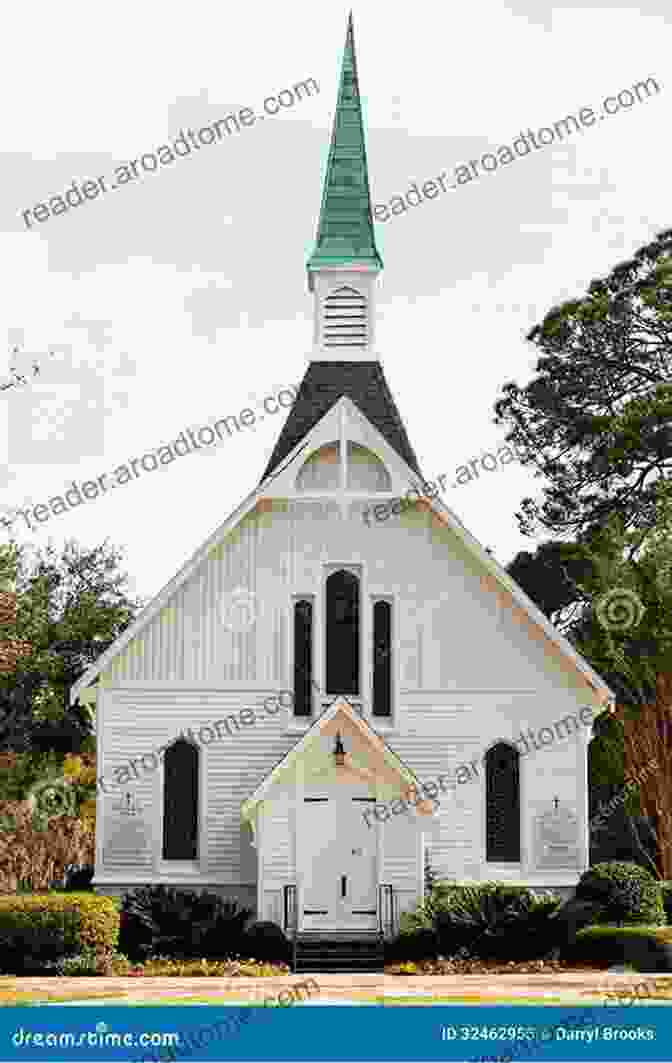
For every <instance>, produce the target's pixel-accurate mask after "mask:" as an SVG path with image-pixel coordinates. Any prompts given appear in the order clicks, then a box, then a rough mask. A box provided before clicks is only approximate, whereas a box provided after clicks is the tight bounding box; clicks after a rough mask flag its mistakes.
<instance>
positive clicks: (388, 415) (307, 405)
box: [261, 361, 422, 483]
mask: <svg viewBox="0 0 672 1063" xmlns="http://www.w3.org/2000/svg"><path fill="white" fill-rule="evenodd" d="M342 395H347V397H348V398H349V399H351V400H352V402H354V403H355V405H356V406H358V407H359V409H360V410H361V412H362V413H363V414H364V416H365V417H366V419H367V420H368V421H370V422H371V424H372V425H373V426H374V428H377V429H378V431H379V432H380V434H381V436H382V437H383V439H385V440H386V441H387V442H388V443H389V444H390V446H391V447H392V448H393V449H394V450H396V452H397V454H398V455H399V457H400V458H401V459H402V460H403V461H404V462H405V463H406V465H408V466H409V468H411V469H412V470H413V472H414V473H416V475H417V476H420V477H421V476H422V474H421V472H420V468H419V465H418V459H417V458H416V456H415V452H414V450H413V447H412V446H411V443H410V440H409V438H408V435H407V433H406V428H405V427H404V422H403V421H402V419H401V415H400V413H399V410H398V409H397V406H396V403H395V401H394V399H393V397H392V392H391V391H390V389H389V386H388V383H387V380H386V379H385V374H384V373H383V367H382V366H381V364H380V362H377V361H374V362H311V363H310V365H309V366H308V369H307V370H306V374H305V376H304V378H303V380H302V381H301V385H300V387H299V392H298V394H297V396H296V400H295V401H294V403H293V405H292V407H291V409H290V411H289V417H288V418H287V420H286V421H285V424H284V426H283V428H282V431H281V433H280V436H279V438H278V441H277V443H276V444H275V448H274V450H273V453H272V454H271V457H270V460H269V462H268V465H267V466H266V470H265V472H264V475H263V476H262V478H261V483H263V482H264V480H265V479H266V478H267V477H268V476H270V475H271V473H272V472H274V471H275V469H276V468H277V467H278V465H280V464H281V462H283V461H284V459H285V458H286V457H287V455H288V454H290V453H291V452H292V450H293V449H294V447H295V446H296V445H297V443H300V442H301V441H302V440H303V439H304V437H305V436H307V435H308V433H309V432H310V430H311V429H312V428H313V427H314V425H316V424H317V422H318V421H319V420H321V418H322V417H323V416H324V414H325V413H326V412H327V411H328V410H329V409H330V407H331V406H333V405H334V404H335V403H336V402H338V400H339V399H340V398H341V396H342Z"/></svg>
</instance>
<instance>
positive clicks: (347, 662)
mask: <svg viewBox="0 0 672 1063" xmlns="http://www.w3.org/2000/svg"><path fill="white" fill-rule="evenodd" d="M326 693H327V694H354V695H355V696H358V695H359V580H358V579H357V577H356V576H353V574H352V573H351V572H345V571H343V570H342V571H340V572H332V574H331V575H330V576H329V578H328V579H327V690H326Z"/></svg>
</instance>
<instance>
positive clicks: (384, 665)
mask: <svg viewBox="0 0 672 1063" xmlns="http://www.w3.org/2000/svg"><path fill="white" fill-rule="evenodd" d="M373 715H374V716H391V715H392V606H391V605H390V603H389V602H376V604H375V605H374V607H373Z"/></svg>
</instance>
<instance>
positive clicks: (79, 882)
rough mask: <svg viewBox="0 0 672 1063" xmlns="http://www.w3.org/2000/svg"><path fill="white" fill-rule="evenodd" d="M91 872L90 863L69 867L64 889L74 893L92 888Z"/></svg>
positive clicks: (91, 866)
mask: <svg viewBox="0 0 672 1063" xmlns="http://www.w3.org/2000/svg"><path fill="white" fill-rule="evenodd" d="M93 873H94V871H93V865H92V864H85V865H84V866H83V867H73V868H71V869H70V870H69V871H68V872H67V875H66V882H65V888H66V890H67V891H68V892H75V893H81V892H82V891H83V890H93V887H92V885H91V882H92V879H93Z"/></svg>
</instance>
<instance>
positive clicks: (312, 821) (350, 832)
mask: <svg viewBox="0 0 672 1063" xmlns="http://www.w3.org/2000/svg"><path fill="white" fill-rule="evenodd" d="M370 808H372V802H371V801H370V800H369V799H366V798H363V797H360V796H359V795H353V794H352V793H350V792H342V793H339V792H338V791H336V792H334V791H333V790H332V791H331V792H330V793H328V794H327V791H323V792H322V793H321V794H320V793H319V792H318V791H315V792H314V793H311V794H310V795H309V794H308V793H306V795H305V796H304V799H303V807H302V810H301V811H302V816H301V820H302V822H301V827H300V830H301V837H300V849H301V852H302V856H303V859H302V865H303V875H302V889H301V896H300V901H299V903H300V906H301V922H300V928H301V929H302V930H375V928H376V927H377V926H378V908H377V904H378V889H377V885H378V875H377V825H376V822H375V820H374V823H373V826H371V827H369V826H368V825H367V822H366V821H365V819H364V813H365V812H366V811H367V809H370ZM368 818H369V819H370V818H371V817H370V816H369V817H368Z"/></svg>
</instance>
